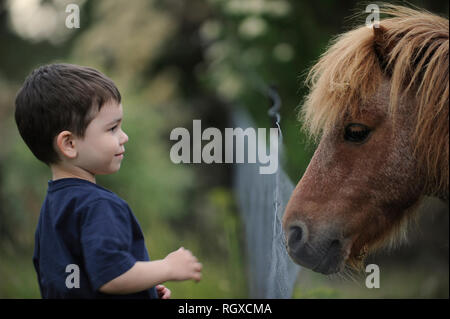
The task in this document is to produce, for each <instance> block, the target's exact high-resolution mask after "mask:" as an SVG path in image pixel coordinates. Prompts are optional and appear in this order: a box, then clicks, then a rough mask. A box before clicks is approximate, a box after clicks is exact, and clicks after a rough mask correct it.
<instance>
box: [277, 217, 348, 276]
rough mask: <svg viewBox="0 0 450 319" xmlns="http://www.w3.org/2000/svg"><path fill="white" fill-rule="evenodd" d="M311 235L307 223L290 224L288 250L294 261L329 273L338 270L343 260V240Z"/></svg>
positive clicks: (287, 237)
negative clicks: (313, 238) (311, 237)
mask: <svg viewBox="0 0 450 319" xmlns="http://www.w3.org/2000/svg"><path fill="white" fill-rule="evenodd" d="M309 237H310V236H309V233H308V227H307V226H306V225H305V224H303V223H298V222H297V223H294V224H293V225H290V226H288V231H287V236H286V239H287V250H288V253H289V255H290V256H291V258H292V259H293V260H294V262H296V263H297V264H299V265H302V266H304V267H307V268H309V269H312V270H314V271H317V272H320V273H323V274H327V275H328V274H331V273H335V272H338V271H339V269H340V266H341V261H342V251H343V250H342V241H341V240H339V239H330V237H326V238H323V239H320V238H317V237H316V238H315V240H310V238H309Z"/></svg>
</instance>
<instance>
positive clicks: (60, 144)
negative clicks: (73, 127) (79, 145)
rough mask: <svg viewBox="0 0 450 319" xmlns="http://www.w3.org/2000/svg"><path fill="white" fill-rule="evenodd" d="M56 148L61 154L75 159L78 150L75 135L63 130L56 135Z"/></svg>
mask: <svg viewBox="0 0 450 319" xmlns="http://www.w3.org/2000/svg"><path fill="white" fill-rule="evenodd" d="M56 148H57V151H58V152H59V153H61V155H63V156H65V157H68V158H70V159H73V158H75V157H77V154H78V151H77V149H76V147H75V138H74V135H73V134H72V133H71V132H69V131H62V132H61V133H59V134H58V135H57V136H56Z"/></svg>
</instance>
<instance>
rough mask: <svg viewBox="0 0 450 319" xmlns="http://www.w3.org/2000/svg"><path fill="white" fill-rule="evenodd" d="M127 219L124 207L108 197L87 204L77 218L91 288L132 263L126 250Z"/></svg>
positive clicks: (128, 242)
mask: <svg viewBox="0 0 450 319" xmlns="http://www.w3.org/2000/svg"><path fill="white" fill-rule="evenodd" d="M131 230H132V226H131V221H130V216H129V213H128V211H127V210H126V208H125V207H122V206H121V205H119V204H116V203H114V202H112V201H109V200H106V199H105V200H97V201H95V202H93V203H91V204H89V205H88V206H87V208H86V210H85V211H84V212H83V215H82V219H81V247H82V253H83V259H84V262H85V267H86V272H87V276H88V278H89V280H90V282H91V284H92V288H93V289H94V290H95V291H97V290H98V289H99V288H100V287H101V286H103V285H104V284H106V283H107V282H109V281H111V280H113V279H114V278H116V277H118V276H120V275H122V274H123V273H125V272H126V271H128V270H129V269H130V268H131V267H133V266H134V264H135V263H136V259H135V258H134V257H133V256H132V255H131V253H130V246H131V242H132V239H131V236H132V234H131Z"/></svg>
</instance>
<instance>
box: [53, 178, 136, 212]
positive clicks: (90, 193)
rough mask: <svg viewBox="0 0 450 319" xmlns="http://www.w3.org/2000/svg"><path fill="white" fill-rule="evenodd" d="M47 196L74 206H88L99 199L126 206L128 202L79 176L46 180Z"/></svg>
mask: <svg viewBox="0 0 450 319" xmlns="http://www.w3.org/2000/svg"><path fill="white" fill-rule="evenodd" d="M47 198H51V199H52V201H56V202H60V203H61V204H62V203H64V202H65V203H67V204H68V203H72V205H74V206H76V208H81V207H88V206H90V205H93V204H95V203H96V202H99V201H108V202H110V203H113V204H115V206H121V207H124V208H125V207H126V208H128V204H127V203H126V202H125V201H124V200H123V199H122V198H120V197H119V196H118V195H117V194H115V193H114V192H112V191H110V190H108V189H106V188H104V187H102V186H100V185H97V184H94V183H92V182H90V181H87V180H84V179H79V178H62V179H58V180H55V181H48V191H47ZM58 206H59V205H58Z"/></svg>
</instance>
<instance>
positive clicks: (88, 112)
mask: <svg viewBox="0 0 450 319" xmlns="http://www.w3.org/2000/svg"><path fill="white" fill-rule="evenodd" d="M120 103H121V96H120V93H119V90H118V89H117V87H116V86H115V85H114V83H113V82H112V81H111V80H110V79H109V78H107V77H106V76H105V75H103V74H102V73H100V72H99V71H97V70H95V69H92V68H89V67H83V66H78V65H71V64H50V65H45V66H42V67H39V68H37V69H35V70H34V71H33V72H32V73H31V74H30V75H29V76H28V77H27V79H26V80H25V83H24V84H23V86H22V88H21V89H20V91H19V93H18V94H17V97H16V111H15V119H16V123H17V127H18V129H19V132H20V135H21V136H22V138H23V139H24V141H25V143H26V144H27V145H28V147H29V148H30V150H31V151H32V152H33V154H34V155H35V156H36V157H37V158H38V159H39V160H41V161H43V162H44V163H46V164H47V165H49V166H50V165H52V164H58V163H59V162H61V161H66V160H67V161H71V162H72V163H73V164H74V165H77V166H84V167H83V168H84V169H88V170H89V169H90V170H91V172H92V173H97V174H101V173H110V172H111V167H110V168H109V169H108V168H107V167H106V168H103V169H102V168H101V167H99V166H101V165H108V163H106V162H107V161H108V160H110V161H116V160H117V159H119V160H121V159H122V157H123V156H116V155H118V154H119V153H122V152H123V150H124V148H123V144H124V143H125V142H126V141H127V140H128V137H127V136H126V134H125V133H124V132H123V131H122V130H121V128H120V124H121V119H122V106H121V104H120ZM110 153H111V154H110ZM110 155H112V158H111V159H107V158H105V156H108V157H109V156H110ZM95 161H96V163H94V162H95ZM99 161H100V162H103V163H100V162H99ZM115 164H116V163H115ZM109 165H112V164H111V163H109ZM118 165H119V167H120V161H119V164H118ZM115 166H117V165H115ZM117 169H118V168H117Z"/></svg>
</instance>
